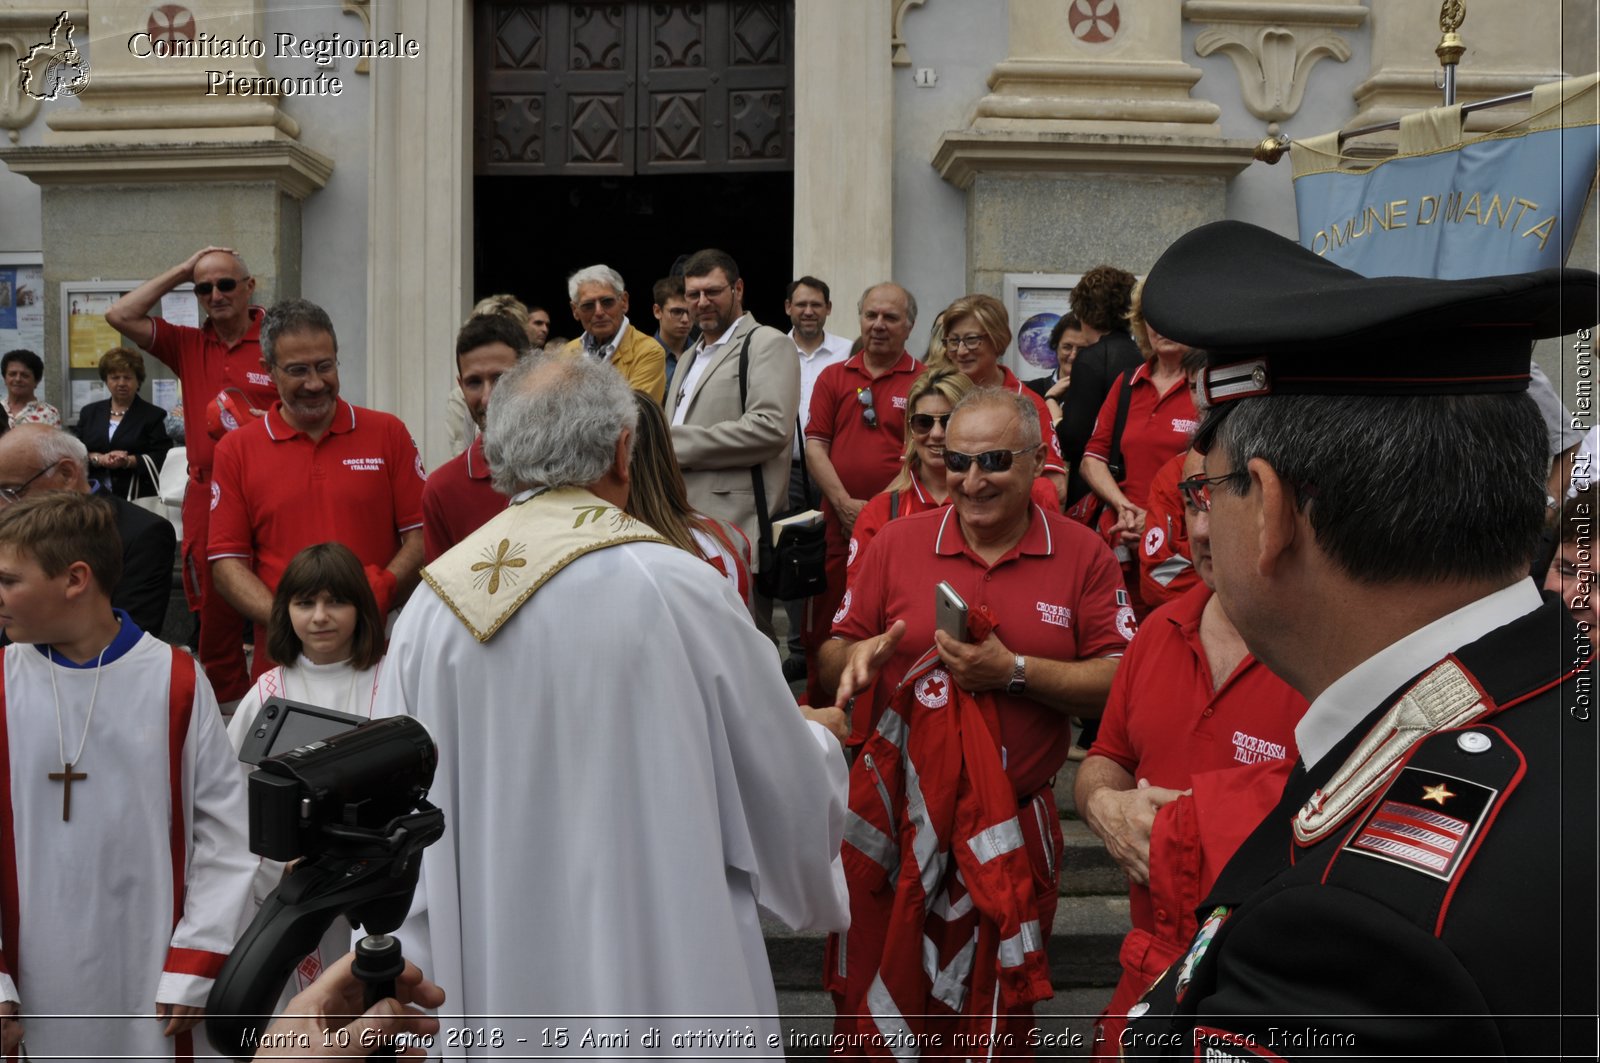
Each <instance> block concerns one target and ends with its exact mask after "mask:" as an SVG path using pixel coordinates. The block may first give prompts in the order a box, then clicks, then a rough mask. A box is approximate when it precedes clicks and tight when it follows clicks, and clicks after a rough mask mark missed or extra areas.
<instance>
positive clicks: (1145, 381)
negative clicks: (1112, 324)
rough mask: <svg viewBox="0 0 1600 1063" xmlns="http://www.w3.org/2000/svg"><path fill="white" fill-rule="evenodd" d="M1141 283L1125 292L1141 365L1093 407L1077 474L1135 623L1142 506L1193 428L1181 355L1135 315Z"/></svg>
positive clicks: (1195, 421)
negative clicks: (1116, 462) (1117, 566)
mask: <svg viewBox="0 0 1600 1063" xmlns="http://www.w3.org/2000/svg"><path fill="white" fill-rule="evenodd" d="M1143 296H1144V282H1143V281H1141V282H1140V283H1139V285H1138V286H1137V287H1135V288H1134V290H1133V304H1132V306H1131V307H1130V308H1129V310H1128V323H1129V324H1130V325H1131V326H1132V332H1133V338H1134V341H1135V342H1136V343H1138V345H1139V350H1140V351H1142V352H1143V353H1144V363H1143V364H1142V365H1140V366H1139V367H1138V368H1137V369H1136V370H1134V372H1133V375H1132V376H1131V377H1128V376H1127V375H1126V374H1124V375H1123V376H1121V377H1118V378H1117V382H1116V384H1114V385H1113V386H1112V388H1111V392H1110V394H1108V395H1107V396H1106V399H1105V403H1104V404H1103V405H1102V406H1101V407H1100V416H1099V418H1098V419H1097V420H1096V421H1095V428H1094V435H1093V436H1092V437H1091V438H1090V440H1089V445H1088V446H1087V447H1085V448H1084V451H1083V464H1082V465H1081V467H1080V469H1079V471H1080V472H1081V473H1082V474H1083V479H1084V482H1085V483H1087V484H1088V485H1089V489H1090V490H1091V491H1093V492H1094V494H1095V496H1096V497H1097V498H1098V499H1099V500H1100V501H1101V502H1103V503H1104V505H1103V506H1096V507H1094V508H1093V510H1092V511H1089V512H1088V516H1089V518H1090V519H1091V520H1092V521H1093V523H1094V524H1095V530H1097V531H1099V532H1101V533H1102V534H1103V535H1105V536H1106V539H1107V541H1108V542H1109V543H1110V544H1111V546H1112V549H1113V550H1115V551H1116V554H1117V559H1118V560H1119V561H1121V562H1122V565H1123V575H1124V578H1125V581H1126V583H1127V585H1128V590H1129V592H1130V594H1131V595H1132V597H1133V599H1134V601H1133V608H1134V612H1135V613H1136V614H1138V616H1139V619H1141V620H1143V619H1144V616H1145V613H1146V612H1148V606H1147V605H1146V604H1145V603H1144V602H1143V601H1142V600H1141V598H1140V595H1139V592H1138V590H1137V588H1138V586H1139V581H1138V573H1137V571H1136V570H1135V565H1134V553H1133V551H1134V550H1136V549H1137V548H1138V544H1139V541H1140V540H1141V539H1142V538H1143V536H1144V531H1145V501H1146V498H1147V496H1148V494H1149V491H1150V485H1151V481H1152V480H1153V479H1154V478H1155V476H1156V473H1157V471H1158V470H1160V469H1161V468H1162V466H1164V465H1166V464H1167V463H1168V462H1170V461H1172V460H1173V458H1174V457H1176V456H1177V455H1179V454H1181V453H1183V452H1184V451H1185V450H1187V449H1188V448H1189V440H1190V437H1191V436H1193V434H1194V430H1195V429H1196V428H1197V427H1199V414H1198V413H1196V411H1195V406H1194V397H1193V395H1192V394H1191V393H1190V391H1189V382H1188V379H1187V377H1186V376H1185V374H1184V370H1183V360H1184V356H1185V355H1187V354H1188V353H1189V348H1188V347H1186V346H1185V345H1183V344H1181V343H1179V342H1178V341H1176V340H1171V339H1168V338H1167V337H1165V336H1163V335H1161V334H1160V333H1159V332H1157V331H1156V330H1155V329H1153V328H1151V327H1150V326H1149V324H1148V323H1147V322H1146V321H1145V320H1144V314H1143V312H1142V307H1143ZM1124 387H1126V388H1127V389H1128V391H1129V394H1128V398H1127V414H1126V416H1125V417H1124V418H1123V426H1122V434H1121V438H1120V439H1119V440H1118V441H1117V443H1116V446H1115V447H1113V445H1112V435H1113V433H1114V431H1115V427H1116V422H1117V419H1118V418H1117V406H1118V404H1119V402H1120V401H1121V399H1122V392H1123V389H1124ZM1113 450H1116V451H1120V454H1121V462H1120V464H1121V475H1120V476H1118V475H1116V474H1114V473H1113V472H1112V469H1111V462H1112V461H1113Z"/></svg>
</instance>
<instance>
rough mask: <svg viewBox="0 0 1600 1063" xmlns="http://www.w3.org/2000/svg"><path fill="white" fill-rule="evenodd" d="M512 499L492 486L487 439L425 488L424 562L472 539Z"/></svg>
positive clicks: (445, 466)
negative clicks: (486, 447) (485, 449)
mask: <svg viewBox="0 0 1600 1063" xmlns="http://www.w3.org/2000/svg"><path fill="white" fill-rule="evenodd" d="M509 501H510V499H508V498H506V496H505V495H503V494H501V493H500V492H499V491H496V490H495V489H494V485H493V484H491V483H490V482H489V459H488V458H486V457H484V455H483V436H481V435H479V436H477V437H476V438H475V439H473V441H472V446H470V447H468V448H467V449H466V450H464V451H462V452H461V453H460V454H457V455H456V456H455V457H453V458H451V459H450V460H449V461H447V462H445V463H444V464H443V465H441V466H439V467H438V468H437V469H435V470H433V472H432V473H430V474H429V476H428V482H427V483H426V484H424V485H423V487H422V560H423V563H424V564H432V563H433V561H434V559H435V558H437V557H438V556H439V555H440V554H442V553H444V552H445V551H446V550H448V549H450V548H451V547H452V546H454V545H455V544H456V543H459V542H460V541H461V540H462V539H465V538H466V537H467V536H469V535H471V534H472V533H473V532H475V531H477V530H478V529H479V528H481V527H483V525H484V524H485V523H486V522H487V521H488V520H489V518H490V517H492V516H494V515H495V514H496V513H499V512H500V511H501V510H503V509H505V508H506V504H507V503H508V502H509Z"/></svg>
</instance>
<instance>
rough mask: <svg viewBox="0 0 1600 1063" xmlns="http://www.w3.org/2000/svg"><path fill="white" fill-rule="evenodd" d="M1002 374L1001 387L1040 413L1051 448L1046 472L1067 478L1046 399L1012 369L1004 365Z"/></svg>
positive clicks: (1043, 434)
mask: <svg viewBox="0 0 1600 1063" xmlns="http://www.w3.org/2000/svg"><path fill="white" fill-rule="evenodd" d="M1000 374H1001V378H1002V379H1001V381H1000V386H1001V387H1003V388H1005V389H1006V390H1007V391H1014V392H1016V393H1017V394H1018V395H1024V396H1026V397H1027V398H1028V400H1029V401H1030V402H1032V403H1033V408H1034V409H1036V410H1038V411H1039V435H1040V438H1041V439H1042V440H1043V441H1044V443H1045V445H1046V446H1048V447H1049V448H1050V450H1049V452H1048V453H1047V454H1045V456H1044V471H1045V472H1058V473H1060V474H1061V475H1063V476H1065V475H1066V474H1067V462H1066V459H1064V458H1062V456H1061V440H1059V439H1057V438H1056V427H1055V425H1053V424H1051V423H1050V408H1049V407H1048V406H1046V405H1045V404H1044V399H1042V398H1040V396H1039V393H1038V392H1036V391H1034V390H1033V389H1032V388H1030V387H1028V386H1027V385H1026V384H1024V383H1023V382H1022V381H1021V380H1018V379H1017V374H1015V373H1013V372H1012V371H1011V370H1010V369H1007V368H1006V367H1005V366H1003V365H1002V366H1001V367H1000ZM1058 508H1059V507H1058Z"/></svg>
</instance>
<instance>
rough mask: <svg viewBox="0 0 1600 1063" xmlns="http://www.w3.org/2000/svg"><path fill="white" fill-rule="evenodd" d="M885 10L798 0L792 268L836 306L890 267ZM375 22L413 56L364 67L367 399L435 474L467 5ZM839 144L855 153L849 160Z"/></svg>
mask: <svg viewBox="0 0 1600 1063" xmlns="http://www.w3.org/2000/svg"><path fill="white" fill-rule="evenodd" d="M893 15H894V12H893V0H803V2H801V3H797V4H796V5H795V99H794V107H795V173H794V217H795V225H794V264H795V268H796V270H797V271H802V272H803V271H817V270H829V271H831V272H832V274H833V275H832V276H830V277H828V280H829V283H830V284H831V285H833V286H834V287H835V288H836V289H837V290H838V291H839V292H840V294H841V299H842V301H844V302H845V303H846V305H848V304H849V303H850V302H853V299H854V297H853V294H852V293H856V292H860V291H862V290H863V289H864V288H865V287H866V286H867V285H868V284H871V283H873V282H875V281H878V280H882V279H884V278H886V277H888V276H889V275H890V271H891V268H892V264H893V261H894V238H893V231H892V228H891V222H890V219H891V218H892V216H893V209H892V203H891V199H892V178H893V160H892V145H893V142H894V138H893V133H892V123H893V118H894V113H893V112H894V86H893V78H892V73H893V68H892V66H891V65H890V57H891V54H892V48H891V43H890V41H891V37H892V33H891V30H892V23H893ZM372 18H373V27H372V29H373V35H374V36H375V37H383V36H385V35H388V34H392V33H396V32H402V33H405V34H407V35H408V36H411V37H415V38H416V39H417V40H419V41H420V42H422V54H421V56H420V57H419V58H418V59H417V60H415V61H412V62H407V63H405V64H394V63H375V64H373V72H372V77H373V122H372V144H371V155H370V168H369V176H368V223H369V225H368V229H369V238H368V245H367V337H368V344H369V352H368V358H367V367H368V368H367V397H368V401H369V402H370V403H371V404H372V405H373V406H375V407H377V408H378V409H383V410H388V411H390V412H392V413H394V414H395V415H396V416H398V417H399V418H400V419H401V420H402V421H404V422H405V423H406V424H408V425H410V426H412V428H413V430H415V431H416V432H417V445H418V447H419V448H420V449H421V451H422V456H423V461H424V462H425V463H426V464H427V466H428V467H429V468H435V467H437V466H438V465H439V464H440V463H441V462H443V461H444V460H445V459H446V458H448V456H449V446H448V433H447V431H446V428H445V402H444V396H445V395H447V394H448V389H449V388H451V387H454V386H455V375H454V372H453V370H452V366H451V364H450V358H449V352H450V351H452V350H454V343H455V334H456V330H457V329H458V328H459V327H460V324H461V318H462V316H463V315H464V314H465V313H466V312H467V310H468V309H469V308H470V305H471V300H472V293H473V275H472V246H471V239H472V217H473V202H472V121H473V119H472V65H471V56H472V45H471V40H470V34H471V30H472V26H473V5H472V3H470V2H466V3H454V4H434V3H427V4H418V3H407V2H403V0H374V3H373V4H372ZM864 100H865V101H874V102H877V103H878V105H877V106H862V101H864ZM879 101H881V102H879ZM841 142H842V143H846V144H854V143H859V144H861V145H863V150H862V151H861V152H860V153H859V155H852V156H851V158H850V165H848V166H841V165H839V157H838V154H837V153H836V152H835V151H834V150H832V145H836V144H838V143H841ZM419 145H421V146H422V150H418V146H419ZM863 233H868V234H871V238H870V239H868V240H863V239H862V234H863ZM773 324H783V323H782V322H773Z"/></svg>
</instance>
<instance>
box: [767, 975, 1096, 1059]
mask: <svg viewBox="0 0 1600 1063" xmlns="http://www.w3.org/2000/svg"><path fill="white" fill-rule="evenodd" d="M1110 1001H1111V988H1110V987H1109V986H1107V987H1105V988H1095V989H1057V990H1056V995H1055V996H1054V997H1053V998H1052V999H1050V1000H1046V1001H1043V1002H1041V1003H1039V1004H1035V1005H1034V1008H1033V1014H1034V1018H1035V1019H1036V1020H1037V1023H1038V1029H1039V1035H1040V1044H1039V1046H1038V1047H1037V1048H1036V1049H1035V1052H1036V1054H1037V1055H1038V1057H1039V1058H1042V1059H1087V1058H1088V1057H1089V1054H1090V1052H1091V1050H1092V1046H1093V1041H1094V1020H1095V1018H1096V1017H1097V1016H1098V1015H1099V1014H1100V1012H1101V1011H1103V1010H1104V1009H1105V1006H1106V1005H1107V1004H1108V1003H1110ZM778 1016H779V1026H780V1027H781V1029H782V1031H783V1035H784V1038H785V1040H786V1042H787V1053H786V1054H787V1057H788V1058H789V1059H790V1060H809V1059H825V1058H829V1054H828V1050H827V1049H828V1040H827V1039H828V1037H829V1036H830V1035H831V1034H832V1032H833V1001H832V998H831V997H829V996H828V994H826V993H824V992H822V991H821V990H812V991H811V992H802V991H799V990H779V992H778Z"/></svg>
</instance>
